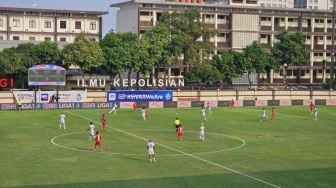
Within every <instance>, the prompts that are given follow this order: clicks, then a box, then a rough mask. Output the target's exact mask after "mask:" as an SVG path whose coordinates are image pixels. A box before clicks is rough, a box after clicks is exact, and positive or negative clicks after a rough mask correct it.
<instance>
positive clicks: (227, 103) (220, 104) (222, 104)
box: [218, 101, 230, 107]
mask: <svg viewBox="0 0 336 188" xmlns="http://www.w3.org/2000/svg"><path fill="white" fill-rule="evenodd" d="M218 107H230V101H218Z"/></svg>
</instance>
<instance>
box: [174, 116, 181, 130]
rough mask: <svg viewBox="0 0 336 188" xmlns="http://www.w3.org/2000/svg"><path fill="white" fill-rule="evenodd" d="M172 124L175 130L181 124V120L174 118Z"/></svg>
mask: <svg viewBox="0 0 336 188" xmlns="http://www.w3.org/2000/svg"><path fill="white" fill-rule="evenodd" d="M174 125H175V130H176V132H177V129H178V127H179V126H180V125H181V122H180V120H179V119H178V118H176V120H175V121H174Z"/></svg>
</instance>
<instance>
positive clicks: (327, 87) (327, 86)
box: [322, 80, 336, 90]
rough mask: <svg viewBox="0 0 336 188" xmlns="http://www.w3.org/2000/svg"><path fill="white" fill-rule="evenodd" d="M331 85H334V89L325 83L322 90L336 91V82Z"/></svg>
mask: <svg viewBox="0 0 336 188" xmlns="http://www.w3.org/2000/svg"><path fill="white" fill-rule="evenodd" d="M331 85H332V87H330V84H329V83H323V84H322V88H323V89H325V90H330V89H333V90H335V89H336V80H334V81H333V83H332V84H331Z"/></svg>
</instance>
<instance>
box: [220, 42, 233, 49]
mask: <svg viewBox="0 0 336 188" xmlns="http://www.w3.org/2000/svg"><path fill="white" fill-rule="evenodd" d="M217 48H231V42H217Z"/></svg>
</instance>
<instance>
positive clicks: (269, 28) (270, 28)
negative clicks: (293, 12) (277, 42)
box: [261, 26, 272, 31]
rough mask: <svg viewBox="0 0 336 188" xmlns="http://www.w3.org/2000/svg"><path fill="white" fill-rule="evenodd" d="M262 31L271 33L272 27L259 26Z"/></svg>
mask: <svg viewBox="0 0 336 188" xmlns="http://www.w3.org/2000/svg"><path fill="white" fill-rule="evenodd" d="M261 30H262V31H272V26H261Z"/></svg>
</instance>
